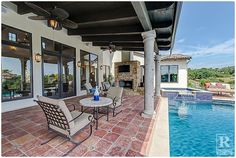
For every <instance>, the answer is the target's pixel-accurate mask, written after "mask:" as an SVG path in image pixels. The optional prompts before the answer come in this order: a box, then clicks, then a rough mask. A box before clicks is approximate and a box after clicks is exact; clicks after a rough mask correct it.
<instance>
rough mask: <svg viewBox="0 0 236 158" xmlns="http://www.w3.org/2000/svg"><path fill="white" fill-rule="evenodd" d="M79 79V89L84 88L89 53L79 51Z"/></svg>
mask: <svg viewBox="0 0 236 158" xmlns="http://www.w3.org/2000/svg"><path fill="white" fill-rule="evenodd" d="M80 62H81V67H80V79H81V90H85V89H86V88H85V87H84V84H85V83H87V82H89V77H90V76H89V53H87V52H84V51H80Z"/></svg>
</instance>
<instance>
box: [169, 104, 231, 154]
mask: <svg viewBox="0 0 236 158" xmlns="http://www.w3.org/2000/svg"><path fill="white" fill-rule="evenodd" d="M230 104H232V103H228V104H227V102H226V103H225V102H224V104H217V103H200V102H198V103H196V102H189V103H184V102H182V101H173V100H172V101H171V100H170V101H169V125H170V128H169V132H170V155H171V156H234V105H230ZM226 139H227V140H226ZM220 141H221V143H220ZM222 144H223V146H222ZM224 149H225V150H224ZM224 151H226V152H227V153H224Z"/></svg>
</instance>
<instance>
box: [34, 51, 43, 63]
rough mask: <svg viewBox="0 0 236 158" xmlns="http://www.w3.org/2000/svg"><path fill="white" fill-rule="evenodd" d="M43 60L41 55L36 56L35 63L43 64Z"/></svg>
mask: <svg viewBox="0 0 236 158" xmlns="http://www.w3.org/2000/svg"><path fill="white" fill-rule="evenodd" d="M41 59H42V56H41V55H40V54H39V53H37V54H35V61H36V62H37V63H39V62H41Z"/></svg>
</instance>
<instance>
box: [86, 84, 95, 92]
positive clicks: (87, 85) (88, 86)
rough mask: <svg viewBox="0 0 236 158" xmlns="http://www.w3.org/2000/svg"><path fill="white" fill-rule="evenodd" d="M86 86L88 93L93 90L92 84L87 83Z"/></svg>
mask: <svg viewBox="0 0 236 158" xmlns="http://www.w3.org/2000/svg"><path fill="white" fill-rule="evenodd" d="M84 86H85V88H86V89H87V90H88V91H89V90H90V89H92V88H93V87H92V85H91V84H90V83H85V84H84Z"/></svg>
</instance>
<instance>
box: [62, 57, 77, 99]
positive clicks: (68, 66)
mask: <svg viewBox="0 0 236 158" xmlns="http://www.w3.org/2000/svg"><path fill="white" fill-rule="evenodd" d="M74 78H75V76H74V59H73V58H66V57H62V82H63V83H62V84H63V85H62V96H63V97H69V96H72V95H74V94H75V91H74V90H75V89H74V84H75V82H74Z"/></svg>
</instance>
